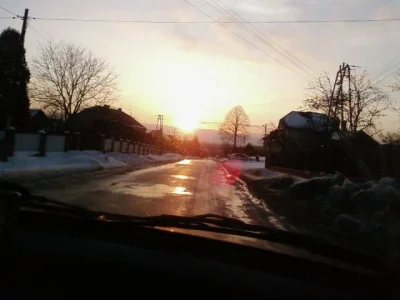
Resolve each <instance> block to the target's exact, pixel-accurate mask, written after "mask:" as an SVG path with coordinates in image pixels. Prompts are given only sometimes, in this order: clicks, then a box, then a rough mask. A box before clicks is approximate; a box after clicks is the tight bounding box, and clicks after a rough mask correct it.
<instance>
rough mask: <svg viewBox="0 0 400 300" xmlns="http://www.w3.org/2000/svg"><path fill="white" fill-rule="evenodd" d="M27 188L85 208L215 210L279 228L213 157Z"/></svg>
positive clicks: (123, 211) (165, 211)
mask: <svg viewBox="0 0 400 300" xmlns="http://www.w3.org/2000/svg"><path fill="white" fill-rule="evenodd" d="M32 193H34V194H38V195H43V196H46V197H48V198H50V199H56V200H59V201H62V202H65V203H69V204H74V205H78V206H82V207H85V208H89V209H93V210H98V211H106V212H111V213H119V214H125V215H134V216H154V215H161V214H170V215H180V216H194V215H199V214H218V215H221V216H228V217H233V218H238V219H241V220H243V221H245V222H247V223H252V224H260V225H265V226H272V227H280V222H279V219H277V218H275V217H274V216H273V215H272V214H270V213H269V212H268V210H266V209H265V208H264V207H262V205H261V203H260V202H259V201H258V200H257V199H254V198H253V197H252V196H251V195H250V193H249V192H248V191H247V189H246V186H245V184H243V182H240V181H237V180H235V179H234V178H232V177H231V176H230V175H229V174H228V173H227V172H226V171H225V170H224V169H223V168H222V167H221V166H220V165H219V164H218V163H217V162H214V161H211V160H182V161H180V162H178V163H173V164H168V165H164V166H159V167H153V168H149V169H144V170H139V171H133V172H129V173H125V174H122V175H113V176H109V177H104V178H93V179H88V180H85V181H81V182H71V183H68V182H64V183H63V184H58V185H54V184H53V185H49V186H45V187H43V186H42V187H40V188H39V189H37V190H32Z"/></svg>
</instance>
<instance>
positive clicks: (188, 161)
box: [176, 159, 192, 165]
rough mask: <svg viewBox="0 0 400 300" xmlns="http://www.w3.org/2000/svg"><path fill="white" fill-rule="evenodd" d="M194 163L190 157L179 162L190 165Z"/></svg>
mask: <svg viewBox="0 0 400 300" xmlns="http://www.w3.org/2000/svg"><path fill="white" fill-rule="evenodd" d="M191 163H192V161H191V160H190V159H184V160H181V161H180V162H177V163H176V164H177V165H190V164H191Z"/></svg>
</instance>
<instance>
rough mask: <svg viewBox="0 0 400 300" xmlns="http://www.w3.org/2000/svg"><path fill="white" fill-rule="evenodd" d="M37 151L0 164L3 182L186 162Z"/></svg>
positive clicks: (175, 157)
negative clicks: (39, 153) (41, 155)
mask: <svg viewBox="0 0 400 300" xmlns="http://www.w3.org/2000/svg"><path fill="white" fill-rule="evenodd" d="M34 154H35V153H33V152H16V153H15V154H14V156H13V157H10V158H9V161H8V162H0V180H12V181H18V182H25V181H28V182H32V181H38V180H42V179H51V178H55V177H64V176H69V175H76V174H79V173H88V172H94V171H101V170H110V171H111V170H118V169H126V168H132V167H143V166H146V165H155V164H160V163H165V162H170V161H176V160H179V159H182V158H183V157H182V156H181V155H180V154H175V153H167V154H164V155H138V154H124V153H117V152H111V153H107V154H103V153H101V152H99V151H69V152H53V153H48V154H47V155H46V156H44V157H40V156H34Z"/></svg>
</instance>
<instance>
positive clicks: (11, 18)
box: [0, 17, 15, 20]
mask: <svg viewBox="0 0 400 300" xmlns="http://www.w3.org/2000/svg"><path fill="white" fill-rule="evenodd" d="M0 19H1V20H3V19H15V17H0Z"/></svg>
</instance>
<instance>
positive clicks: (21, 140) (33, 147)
mask: <svg viewBox="0 0 400 300" xmlns="http://www.w3.org/2000/svg"><path fill="white" fill-rule="evenodd" d="M39 141H40V137H39V134H38V133H17V134H15V151H38V152H39Z"/></svg>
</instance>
